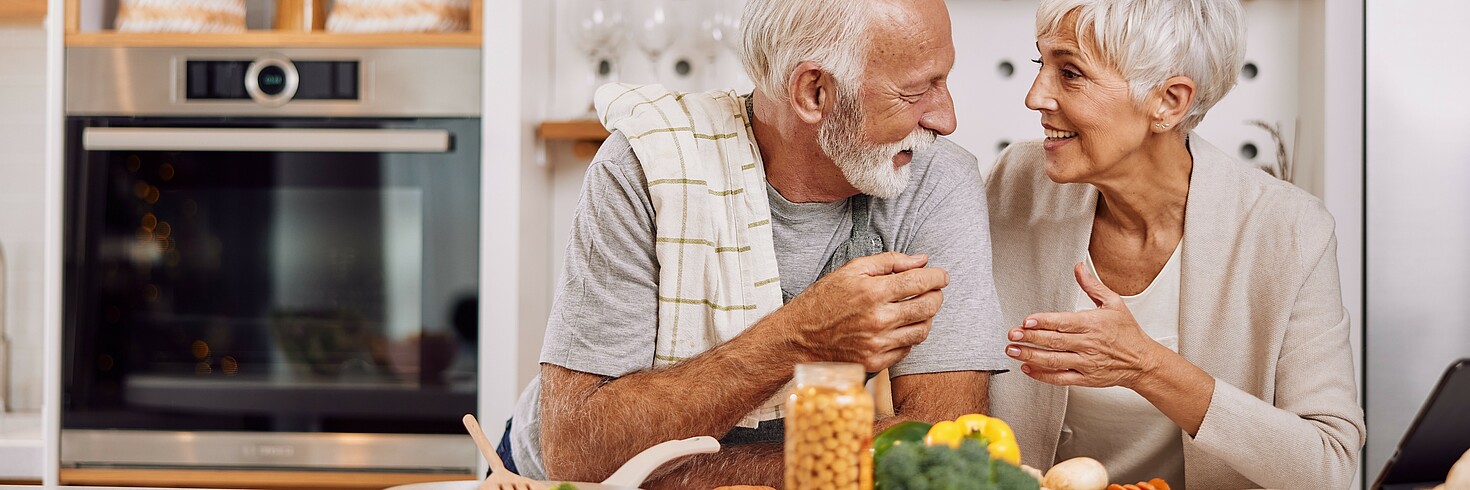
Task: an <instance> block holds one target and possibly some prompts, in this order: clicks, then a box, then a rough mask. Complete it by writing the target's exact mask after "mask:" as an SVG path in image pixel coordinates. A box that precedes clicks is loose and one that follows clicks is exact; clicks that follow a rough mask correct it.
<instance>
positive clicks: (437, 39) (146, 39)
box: [0, 0, 484, 48]
mask: <svg viewBox="0 0 1470 490" xmlns="http://www.w3.org/2000/svg"><path fill="white" fill-rule="evenodd" d="M5 1H6V2H13V1H17V0H5ZM18 1H19V2H20V3H22V4H24V3H28V2H33V3H37V4H40V5H41V8H42V11H43V12H44V9H45V3H44V2H45V0H18ZM106 1H107V2H115V1H116V0H106ZM281 1H282V0H277V2H278V3H279V2H281ZM100 4H101V2H87V3H86V4H84V3H83V2H82V0H66V45H67V46H68V47H80V46H103V47H218V48H227V47H228V48H255V47H340V48H367V47H467V48H474V47H479V46H480V42H481V37H482V31H481V27H480V25H481V18H482V13H481V12H482V10H481V9H482V8H483V6H484V0H472V1H471V7H470V28H469V30H466V31H461V32H409V33H372V34H355V33H354V34H342V33H332V32H326V31H324V30H321V29H320V28H319V27H317V26H312V29H311V30H304V31H303V30H299V29H251V30H246V31H245V32H239V33H151V32H117V31H114V30H110V29H108V28H105V25H104V24H102V23H99V21H98V20H92V21H89V22H90V24H88V25H84V22H83V18H87V19H101V16H99V15H92V14H89V15H83V12H82V9H83V8H93V7H96V6H98V5H100ZM5 8H6V7H4V6H0V17H3V12H4V11H5Z"/></svg>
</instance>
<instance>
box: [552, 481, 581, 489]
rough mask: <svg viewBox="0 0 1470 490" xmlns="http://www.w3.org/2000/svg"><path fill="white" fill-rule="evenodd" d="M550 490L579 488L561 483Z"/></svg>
mask: <svg viewBox="0 0 1470 490" xmlns="http://www.w3.org/2000/svg"><path fill="white" fill-rule="evenodd" d="M548 490H577V486H576V485H573V484H570V483H567V482H561V483H559V484H557V485H556V486H554V487H551V488H550V489H548Z"/></svg>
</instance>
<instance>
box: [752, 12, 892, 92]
mask: <svg viewBox="0 0 1470 490" xmlns="http://www.w3.org/2000/svg"><path fill="white" fill-rule="evenodd" d="M870 3H871V2H870V1H869V0H746V2H745V14H744V17H743V18H742V19H741V25H742V26H744V31H745V33H744V34H745V38H744V42H745V53H744V56H743V57H742V58H743V61H744V63H745V72H746V73H747V74H749V75H750V80H751V81H752V82H755V89H756V91H758V92H760V93H762V94H764V95H765V96H766V97H769V98H771V99H774V100H780V101H785V100H788V99H790V97H789V96H790V94H788V93H786V91H787V86H788V84H789V83H790V81H791V80H790V76H791V72H792V70H795V69H796V66H797V65H799V64H801V63H803V62H807V61H813V62H816V63H817V64H819V65H821V66H822V70H823V71H826V72H827V73H829V74H831V75H832V76H833V77H834V78H836V80H837V86H838V90H839V91H853V92H854V93H855V92H856V91H857V89H858V81H859V80H861V79H862V75H863V70H864V68H865V67H866V65H867V54H868V44H869V41H870V35H869V29H868V27H869V20H870V18H871V11H872V7H871V6H870Z"/></svg>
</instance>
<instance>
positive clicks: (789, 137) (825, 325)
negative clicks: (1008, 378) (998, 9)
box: [509, 0, 1006, 488]
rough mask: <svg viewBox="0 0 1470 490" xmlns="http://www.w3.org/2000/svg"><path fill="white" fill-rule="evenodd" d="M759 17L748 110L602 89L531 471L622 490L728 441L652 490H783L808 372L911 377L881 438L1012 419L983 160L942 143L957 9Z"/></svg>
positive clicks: (902, 1)
mask: <svg viewBox="0 0 1470 490" xmlns="http://www.w3.org/2000/svg"><path fill="white" fill-rule="evenodd" d="M744 20H745V26H746V32H745V34H746V36H745V43H746V57H745V58H746V59H745V65H746V70H747V72H749V74H750V75H751V79H752V80H753V81H755V85H756V90H755V92H754V93H753V94H752V95H750V96H748V97H745V96H736V95H734V94H716V93H711V94H672V93H667V92H663V91H662V89H661V88H659V87H652V88H650V87H605V88H604V89H603V90H602V91H600V92H599V106H600V107H601V108H602V109H603V116H604V123H606V124H608V125H609V127H611V128H612V129H614V131H613V135H612V136H611V137H610V138H609V139H608V141H607V142H606V143H605V144H604V145H603V147H602V149H601V151H599V152H598V155H597V156H596V157H595V158H594V160H593V163H592V165H591V166H590V167H589V168H588V171H587V176H586V182H585V184H584V189H583V195H582V200H581V203H580V204H579V207H578V210H577V216H576V218H575V222H574V223H575V224H574V228H573V231H572V238H571V244H570V246H569V247H568V249H567V252H566V268H565V270H564V271H563V275H562V278H561V282H560V285H559V286H558V290H557V295H556V300H555V305H554V307H553V313H552V318H551V321H550V324H549V325H548V329H547V333H546V343H545V346H544V348H543V350H542V355H541V363H542V364H541V365H542V370H541V375H540V377H539V378H538V379H537V381H535V382H533V383H532V384H531V386H530V387H528V388H527V390H526V392H525V393H524V394H523V395H522V397H521V400H520V402H519V403H518V405H517V410H516V416H515V419H514V420H515V424H514V427H513V428H512V430H511V433H510V437H509V440H510V442H511V446H512V451H511V452H512V453H513V454H514V461H515V463H516V464H517V466H519V469H520V470H521V471H522V472H523V473H524V474H527V475H529V476H533V477H548V476H549V477H551V478H554V479H559V480H579V481H598V480H601V479H602V478H605V477H606V476H608V475H609V474H611V473H612V471H613V470H615V469H616V468H617V467H618V466H619V465H621V464H622V463H623V462H624V461H626V460H627V459H628V458H629V457H631V456H632V455H634V454H636V453H637V452H638V451H641V450H643V449H644V448H647V447H649V446H652V445H654V444H657V443H659V442H663V441H666V440H671V439H682V438H688V437H693V436H698V435H708V436H713V437H717V438H721V440H722V442H723V443H724V448H723V449H722V450H721V451H720V452H719V453H717V454H712V455H706V456H698V457H693V458H689V459H686V460H683V461H681V462H679V463H677V464H674V465H670V466H668V467H666V468H664V469H662V470H661V471H660V472H659V473H656V474H655V475H654V480H653V481H651V482H650V483H649V484H648V485H649V486H650V487H667V488H710V487H713V486H718V485H724V484H734V483H743V484H762V485H770V486H777V487H779V486H780V483H781V447H782V445H781V441H782V437H783V434H782V425H781V419H780V417H779V415H780V413H779V407H776V406H773V405H772V403H773V400H777V401H778V400H779V394H780V393H781V392H782V390H783V388H784V387H785V386H786V385H787V383H788V381H790V379H791V376H792V370H793V367H794V366H795V365H796V364H798V363H804V362H819V361H839V362H854V363H860V364H862V365H864V366H865V367H866V368H867V370H868V371H869V372H877V371H880V370H882V369H885V368H891V369H890V373H891V374H892V376H893V381H892V393H893V400H894V407H895V410H896V416H894V417H889V418H885V419H883V420H878V421H875V423H876V424H877V426H878V428H880V429H881V428H883V427H886V426H887V425H891V424H892V423H894V422H897V421H899V420H903V419H918V420H925V421H930V422H933V421H936V420H941V419H950V418H954V417H957V416H959V415H962V414H966V413H981V412H985V411H986V410H987V408H988V401H987V399H986V393H987V387H988V384H989V371H993V370H1000V369H1004V367H1005V362H1006V360H1005V359H1004V356H1002V355H1000V352H1001V348H1002V346H1003V345H1004V343H1005V338H1004V331H1003V327H1002V326H1001V325H1000V310H999V306H998V304H997V301H996V294H995V290H994V285H993V283H992V280H991V270H990V246H989V237H988V234H987V229H988V227H987V224H986V217H985V216H986V211H985V197H984V195H983V194H982V192H983V190H982V184H981V181H980V174H979V171H978V169H977V166H976V162H975V158H974V157H973V156H971V155H970V154H968V153H966V152H965V151H963V150H961V149H960V148H958V147H957V146H955V145H954V144H952V143H949V142H948V141H946V140H942V139H937V136H938V135H946V134H949V133H951V132H953V131H954V127H955V118H954V106H953V103H952V101H951V99H950V95H949V88H948V86H947V85H946V78H947V76H948V74H949V71H950V69H951V67H952V66H953V64H954V46H953V42H952V40H951V37H950V24H949V14H948V11H947V9H946V7H945V5H944V2H943V1H942V0H859V1H854V0H748V1H747V6H746V13H745V19H744ZM635 133H636V134H635ZM752 161H753V163H752ZM691 172H693V173H691ZM747 190H748V191H749V192H747ZM731 217H734V218H731ZM745 220H748V221H745ZM910 254H913V255H910ZM778 269H779V275H774V274H775V271H777V270H778ZM761 271H769V274H772V275H771V276H770V277H769V278H768V279H764V280H761V279H762V278H763V277H766V274H767V272H761ZM675 282H678V283H679V284H678V285H675V284H673V283H675ZM691 284H692V285H693V286H692V287H691V286H690V285H691ZM941 289H943V292H942V293H941ZM737 300H742V301H737ZM730 302H735V303H739V304H728V303H730ZM745 303H749V304H745ZM941 304H942V307H941ZM742 311H746V312H753V313H750V314H741V313H740V312H742ZM767 313H768V314H767ZM689 325H692V326H689ZM689 329H692V330H689ZM681 330H688V331H689V332H693V333H688V332H685V335H683V336H680V337H678V338H673V339H671V338H669V337H671V336H673V334H674V333H679V332H680V331H681ZM711 339H713V340H711Z"/></svg>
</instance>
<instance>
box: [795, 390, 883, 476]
mask: <svg viewBox="0 0 1470 490" xmlns="http://www.w3.org/2000/svg"><path fill="white" fill-rule="evenodd" d="M863 380H864V373H863V367H862V366H861V365H858V364H848V363H814V364H800V365H797V366H796V391H795V392H794V393H792V394H791V398H789V399H787V401H786V414H785V415H786V422H785V423H786V453H785V456H786V488H787V489H788V490H804V489H808V488H837V489H844V490H845V489H859V490H871V489H872V488H873V456H872V447H873V397H872V396H870V395H868V392H867V390H865V389H863Z"/></svg>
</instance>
